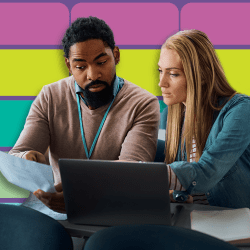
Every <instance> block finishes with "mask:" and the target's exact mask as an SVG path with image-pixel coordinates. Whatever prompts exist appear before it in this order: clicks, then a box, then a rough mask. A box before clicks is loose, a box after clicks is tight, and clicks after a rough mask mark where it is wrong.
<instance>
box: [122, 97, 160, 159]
mask: <svg viewBox="0 0 250 250" xmlns="http://www.w3.org/2000/svg"><path fill="white" fill-rule="evenodd" d="M159 119H160V107H159V102H158V99H157V98H156V97H151V100H150V101H147V102H145V101H142V103H141V105H140V108H138V110H137V114H136V117H135V119H134V121H133V125H132V127H131V128H130V130H129V131H128V133H127V136H126V138H125V140H124V142H123V144H122V148H121V152H120V156H119V160H125V161H127V160H134V161H148V162H152V161H154V158H155V154H156V148H157V138H158V126H159Z"/></svg>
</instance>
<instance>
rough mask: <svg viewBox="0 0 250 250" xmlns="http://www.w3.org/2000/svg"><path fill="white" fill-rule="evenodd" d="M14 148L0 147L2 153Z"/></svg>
mask: <svg viewBox="0 0 250 250" xmlns="http://www.w3.org/2000/svg"><path fill="white" fill-rule="evenodd" d="M11 149H12V147H0V151H10V150H11Z"/></svg>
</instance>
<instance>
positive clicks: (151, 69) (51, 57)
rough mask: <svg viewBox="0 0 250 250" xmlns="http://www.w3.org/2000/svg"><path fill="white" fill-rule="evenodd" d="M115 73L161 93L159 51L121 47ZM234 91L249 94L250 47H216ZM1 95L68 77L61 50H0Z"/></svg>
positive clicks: (24, 92)
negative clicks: (158, 65) (242, 48)
mask: <svg viewBox="0 0 250 250" xmlns="http://www.w3.org/2000/svg"><path fill="white" fill-rule="evenodd" d="M120 52H121V61H120V63H119V64H118V65H117V75H118V76H120V77H123V78H125V79H127V80H129V81H131V82H133V83H135V84H136V85H138V86H140V87H142V88H144V89H146V90H148V91H149V92H151V93H152V94H154V95H156V96H160V95H161V91H160V88H159V87H158V83H159V73H158V71H157V68H158V67H157V63H158V60H159V55H160V50H156V49H155V50H145V49H136V50H129V49H128V50H125V49H123V50H120ZM216 52H217V54H218V56H219V59H220V61H221V63H222V66H223V68H224V70H225V74H226V77H227V79H228V81H229V83H230V84H231V86H232V87H233V88H234V89H236V91H238V92H240V93H244V94H248V95H250V84H249V82H250V75H249V74H248V70H249V62H248V60H249V58H250V50H216ZM0 57H1V62H0V66H1V72H4V74H2V78H1V85H0V95H2V96H4V95H7V96H8V95H9V96H11V95H14V96H36V95H37V94H38V93H39V91H40V90H41V88H42V86H44V85H46V84H49V83H52V82H55V81H57V80H59V79H62V78H64V77H67V76H68V69H67V67H66V66H65V63H64V57H63V51H62V50H0Z"/></svg>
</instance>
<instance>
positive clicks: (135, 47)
mask: <svg viewBox="0 0 250 250" xmlns="http://www.w3.org/2000/svg"><path fill="white" fill-rule="evenodd" d="M117 46H118V47H119V49H161V45H117Z"/></svg>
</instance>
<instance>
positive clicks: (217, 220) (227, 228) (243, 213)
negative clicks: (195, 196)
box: [190, 208, 250, 241]
mask: <svg viewBox="0 0 250 250" xmlns="http://www.w3.org/2000/svg"><path fill="white" fill-rule="evenodd" d="M190 216H191V228H192V229H193V230H197V231H199V232H202V233H205V234H209V235H211V236H213V237H216V238H219V239H221V240H225V241H232V240H239V239H245V238H250V212H249V208H238V209H234V210H219V211H196V210H193V211H192V212H191V214H190Z"/></svg>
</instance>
